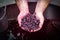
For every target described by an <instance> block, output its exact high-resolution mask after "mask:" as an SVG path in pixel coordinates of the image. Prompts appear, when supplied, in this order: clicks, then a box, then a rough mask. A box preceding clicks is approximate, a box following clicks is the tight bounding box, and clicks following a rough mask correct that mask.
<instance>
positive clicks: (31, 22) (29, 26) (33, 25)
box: [21, 14, 40, 31]
mask: <svg viewBox="0 0 60 40" xmlns="http://www.w3.org/2000/svg"><path fill="white" fill-rule="evenodd" d="M39 23H40V21H39V20H38V19H37V18H36V16H35V15H34V14H27V15H26V16H25V17H23V18H22V21H21V27H24V28H25V30H27V31H31V30H33V31H34V30H35V29H37V28H39Z"/></svg>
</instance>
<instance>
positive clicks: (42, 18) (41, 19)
mask: <svg viewBox="0 0 60 40" xmlns="http://www.w3.org/2000/svg"><path fill="white" fill-rule="evenodd" d="M36 18H37V19H39V20H40V24H39V28H38V29H36V30H34V32H36V31H39V30H40V29H41V28H42V26H43V23H44V16H43V13H36ZM32 32H33V31H32Z"/></svg>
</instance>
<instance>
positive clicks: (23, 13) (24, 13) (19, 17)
mask: <svg viewBox="0 0 60 40" xmlns="http://www.w3.org/2000/svg"><path fill="white" fill-rule="evenodd" d="M27 14H29V12H20V13H19V14H18V17H17V20H18V24H19V27H21V21H22V18H23V17H25V16H26V15H27ZM21 28H22V29H23V30H24V28H23V27H21Z"/></svg>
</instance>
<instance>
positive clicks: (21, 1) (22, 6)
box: [15, 0, 29, 12]
mask: <svg viewBox="0 0 60 40" xmlns="http://www.w3.org/2000/svg"><path fill="white" fill-rule="evenodd" d="M15 1H16V4H17V6H18V8H19V10H20V11H21V12H22V11H23V12H28V11H29V10H28V3H27V0H15Z"/></svg>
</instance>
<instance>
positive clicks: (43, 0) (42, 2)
mask: <svg viewBox="0 0 60 40" xmlns="http://www.w3.org/2000/svg"><path fill="white" fill-rule="evenodd" d="M49 3H50V0H38V1H37V5H36V9H35V12H37V13H38V12H41V13H43V12H44V11H45V9H46V8H47V6H48V4H49Z"/></svg>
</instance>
